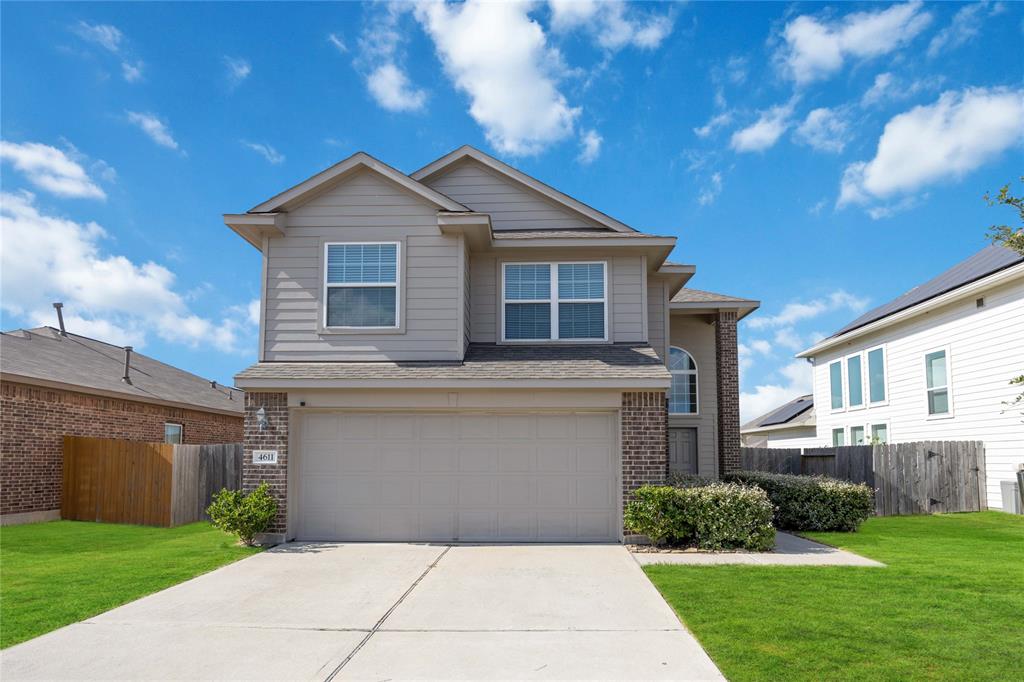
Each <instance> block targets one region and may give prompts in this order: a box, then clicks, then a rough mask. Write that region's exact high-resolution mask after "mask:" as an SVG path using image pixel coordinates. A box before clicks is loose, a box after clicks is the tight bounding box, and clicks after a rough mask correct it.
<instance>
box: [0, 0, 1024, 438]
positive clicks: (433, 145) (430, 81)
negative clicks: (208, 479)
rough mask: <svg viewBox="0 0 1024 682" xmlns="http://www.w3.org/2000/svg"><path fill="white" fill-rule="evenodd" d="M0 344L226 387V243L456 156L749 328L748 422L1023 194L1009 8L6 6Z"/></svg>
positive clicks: (241, 357) (249, 293) (241, 298)
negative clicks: (9, 334)
mask: <svg viewBox="0 0 1024 682" xmlns="http://www.w3.org/2000/svg"><path fill="white" fill-rule="evenodd" d="M0 12H2V35H0V38H2V55H0V56H2V60H0V61H2V65H0V77H2V92H0V96H2V109H0V126H2V140H3V142H2V147H0V151H2V154H0V157H2V166H0V168H2V174H3V175H2V188H3V192H4V196H3V202H2V217H3V241H2V246H3V251H2V252H3V262H2V267H3V273H2V278H3V279H2V285H3V290H2V295H0V302H2V306H0V308H2V313H0V314H2V326H3V328H4V329H10V328H14V327H20V326H28V325H32V324H38V323H49V324H53V323H54V322H53V320H54V316H53V312H52V309H50V308H49V303H50V302H51V301H53V300H58V299H59V300H63V301H64V302H65V304H66V308H65V312H66V316H67V317H68V318H69V326H70V327H71V329H72V330H74V331H80V332H82V333H86V334H89V335H92V336H96V337H99V338H104V339H107V340H110V341H113V342H116V343H133V344H134V345H135V346H136V347H139V348H140V349H141V350H142V351H143V352H145V353H147V354H149V355H152V356H154V357H157V358H160V359H162V360H165V361H167V362H171V363H173V364H176V365H178V366H181V367H183V368H185V369H188V370H190V371H193V372H196V373H197V374H200V375H202V376H206V377H210V378H214V379H217V380H219V381H221V382H229V381H230V380H231V377H232V376H233V374H234V373H236V372H237V371H238V370H240V369H241V368H243V367H245V366H246V365H248V364H249V363H251V362H253V360H254V358H255V348H256V328H255V326H254V325H253V322H252V320H253V314H254V312H255V305H257V304H254V301H256V300H257V299H258V296H259V274H260V267H259V258H258V253H257V252H256V251H255V250H254V249H253V248H252V247H250V246H248V245H247V244H246V243H244V242H243V241H242V240H241V239H240V238H238V237H237V236H235V235H234V234H233V233H232V232H230V231H229V230H228V229H227V228H226V227H225V226H224V225H223V222H222V220H221V217H220V216H221V214H222V213H226V212H241V211H244V210H246V209H247V208H249V207H251V206H253V205H255V204H257V203H258V202H260V201H262V200H263V199H265V198H267V197H269V196H270V195H273V194H275V193H276V192H278V191H280V190H281V189H284V188H286V187H288V186H290V185H292V184H294V183H295V182H298V181H300V180H302V179H304V178H306V177H308V176H309V175H312V174H313V173H315V172H317V171H319V170H321V169H322V168H324V167H326V166H328V165H330V164H332V163H334V162H336V161H338V160H340V159H342V158H344V157H346V156H348V155H349V154H351V153H352V152H354V151H356V150H365V151H367V152H369V153H371V154H373V155H374V156H377V157H378V158H380V159H382V160H384V161H386V162H388V163H390V164H392V165H394V166H396V167H397V168H399V169H401V170H404V171H407V172H410V171H413V170H415V169H417V168H419V167H420V166H422V165H425V164H426V163H428V162H429V161H431V160H433V159H434V158H436V157H437V156H440V155H441V154H444V153H446V152H447V151H450V150H451V149H453V148H455V147H457V146H459V145H460V144H463V143H469V144H473V145H475V146H478V147H480V148H481V149H483V150H485V151H488V152H490V153H492V154H495V155H497V156H499V157H501V158H503V159H505V160H507V161H508V162H510V163H512V164H513V165H516V166H517V167H519V168H521V169H523V170H524V171H525V172H527V173H530V174H532V175H535V176H536V177H538V178H540V179H541V180H544V181H545V182H548V183H549V184H552V185H554V186H556V187H558V188H559V189H562V190H563V191H566V192H567V193H569V194H571V195H573V196H576V197H577V198H579V199H581V200H583V201H585V202H587V203H589V204H592V205H594V206H595V207H597V208H599V209H601V210H603V211H605V212H607V213H609V214H611V215H613V216H615V217H617V218H619V219H620V220H622V221H624V222H626V223H628V224H630V225H633V226H635V227H637V228H638V229H641V230H645V231H649V232H653V233H657V234H671V235H676V236H677V237H678V238H679V243H678V246H677V247H676V250H675V252H674V253H673V256H672V258H673V260H676V261H682V262H686V263H695V264H697V266H698V272H697V275H696V277H695V278H694V279H693V280H692V282H691V284H692V285H693V286H694V287H697V288H703V289H710V290H712V291H720V292H724V293H729V294H734V295H739V296H746V297H751V298H756V299H759V300H761V301H762V302H763V304H762V308H761V310H760V311H758V312H757V313H755V314H754V315H752V316H751V317H750V318H748V320H747V321H745V322H744V323H743V326H742V330H741V342H742V344H743V348H742V364H743V372H742V391H743V409H744V417H745V418H749V417H752V416H755V415H756V414H757V413H759V412H761V411H764V410H767V409H769V408H771V407H773V406H774V405H775V404H777V403H780V402H782V401H784V400H786V399H788V398H789V397H792V396H793V395H796V394H799V393H800V392H803V391H806V390H808V386H809V378H810V372H809V368H808V367H807V365H806V364H805V363H803V361H799V362H798V361H794V360H793V359H792V355H793V353H794V352H795V351H797V350H800V349H801V348H803V347H806V346H807V345H809V344H810V343H811V342H813V341H814V340H815V339H816V338H818V337H819V336H820V335H822V334H828V333H831V332H832V331H834V330H835V329H836V328H838V327H840V326H841V325H842V324H843V323H845V322H846V321H848V320H849V319H852V317H854V316H856V315H857V314H858V313H859V312H861V311H862V310H864V309H865V307H870V306H871V305H875V304H879V303H882V302H884V301H885V300H887V299H889V298H892V297H894V296H896V295H897V294H899V293H902V292H903V291H905V290H907V289H909V288H910V287H912V286H914V285H915V284H917V283H919V282H921V281H923V280H925V279H928V278H930V277H931V276H933V275H934V274H936V273H937V272H939V271H940V270H942V269H944V268H946V267H948V266H949V265H951V264H953V263H955V262H957V261H959V260H962V259H963V258H965V257H967V256H968V255H970V254H971V253H973V252H974V251H976V250H978V249H980V248H982V247H983V246H984V245H985V242H984V237H983V233H984V231H985V228H986V227H987V226H988V225H990V224H992V223H993V222H996V221H1000V220H1009V218H1010V216H1008V215H1005V214H1000V212H999V210H998V209H993V208H989V207H987V206H986V205H985V203H984V202H983V201H982V198H981V197H982V195H983V194H984V192H985V191H986V190H991V189H996V188H998V187H999V186H1001V185H1002V184H1004V183H1006V182H1009V181H1011V180H1015V179H1016V178H1017V177H1018V176H1020V175H1021V173H1022V171H1024V164H1022V163H1021V162H1022V160H1024V156H1022V146H1021V144H1022V141H1021V133H1022V131H1024V89H1022V68H1021V67H1022V65H1024V51H1022V49H1021V47H1020V46H1021V44H1022V39H1024V7H1022V6H1021V5H1020V4H1016V3H995V2H989V3H977V4H971V5H963V4H955V3H942V4H921V3H905V4H875V3H774V4H773V3H750V4H746V3H722V4H710V3H693V4H682V5H673V4H664V3H662V4H654V5H641V4H633V5H619V4H614V3H605V4H597V3H590V2H571V3H564V2H552V3H539V2H538V3H534V4H508V5H498V4H490V5H481V4H477V3H474V2H470V3H467V4H466V5H457V6H456V5H444V4H433V5H422V6H412V5H383V4H369V5H360V4H354V3H350V4H326V3H313V4H300V3H287V4H269V3H260V4H241V3H227V4H206V3H203V4H199V3H172V4H167V3H133V4H127V3H111V4H107V3H102V4H99V3H97V4H91V3H74V4H55V3H46V4H44V3H31V4H30V3H4V4H3V5H2V6H0Z"/></svg>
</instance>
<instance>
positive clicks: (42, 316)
mask: <svg viewBox="0 0 1024 682" xmlns="http://www.w3.org/2000/svg"><path fill="white" fill-rule="evenodd" d="M0 222H2V224H3V235H4V238H3V242H2V244H0V248H2V250H0V284H2V287H3V292H4V296H3V299H2V302H0V306H2V307H3V310H4V311H5V312H7V313H9V314H11V315H13V316H16V317H22V318H24V319H27V320H30V321H32V322H33V323H36V324H40V323H46V324H50V325H52V324H53V310H52V308H51V307H50V302H51V301H55V300H61V301H63V302H64V303H65V306H66V308H65V319H66V321H67V323H68V328H69V329H70V330H71V331H74V332H78V333H86V334H88V335H96V336H97V337H98V338H102V339H104V340H109V341H112V342H114V343H126V342H131V343H133V344H136V345H139V346H142V345H144V343H145V339H146V336H147V334H149V333H155V334H157V335H158V336H160V337H161V338H163V339H165V340H168V341H174V342H179V343H185V344H188V345H190V346H200V345H212V346H213V347H215V348H217V349H219V350H222V351H236V350H238V349H239V346H240V343H241V338H240V335H239V328H240V325H241V324H242V321H240V320H238V319H235V318H234V317H223V318H221V317H218V318H217V319H215V320H211V319H207V318H203V317H200V316H198V315H196V314H195V313H193V312H192V311H190V310H189V308H188V305H187V304H186V302H185V300H184V297H183V296H181V295H180V294H178V293H177V292H176V291H175V290H174V284H175V275H174V273H172V272H171V271H170V270H168V269H167V268H165V267H164V266H162V265H159V264H157V263H154V262H152V261H148V262H145V263H142V264H136V263H134V262H132V261H131V260H129V259H128V258H126V257H124V256H119V255H112V254H106V253H104V251H103V249H102V244H103V242H104V240H106V239H107V237H108V235H107V232H106V231H105V230H104V229H103V228H102V227H100V226H99V225H97V224H96V223H93V222H89V223H84V224H83V223H77V222H74V221H72V220H69V219H67V218H62V217H59V216H53V215H47V214H45V213H43V212H42V211H40V209H39V208H38V207H37V206H36V203H35V197H34V196H33V195H32V194H29V193H28V192H22V193H17V194H11V193H3V194H0ZM243 321H244V318H243Z"/></svg>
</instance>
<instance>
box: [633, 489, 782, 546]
mask: <svg viewBox="0 0 1024 682" xmlns="http://www.w3.org/2000/svg"><path fill="white" fill-rule="evenodd" d="M772 511H773V509H772V505H771V502H769V500H768V496H767V495H766V494H765V493H764V491H763V490H759V489H758V488H748V487H745V486H741V485H736V484H732V483H717V482H716V483H711V484H708V485H702V486H698V487H689V488H685V487H672V486H643V487H641V488H638V489H637V490H635V491H633V499H632V500H631V501H630V502H629V503H628V504H627V505H626V509H625V514H624V519H625V522H626V526H627V527H629V528H630V529H632V530H633V531H635V532H637V533H642V534H643V535H646V536H647V537H648V538H650V540H651V542H653V543H654V544H656V545H675V546H687V547H699V548H701V549H711V550H720V549H748V550H754V551H758V552H765V551H768V550H770V549H771V548H772V547H773V546H774V545H775V529H774V528H772Z"/></svg>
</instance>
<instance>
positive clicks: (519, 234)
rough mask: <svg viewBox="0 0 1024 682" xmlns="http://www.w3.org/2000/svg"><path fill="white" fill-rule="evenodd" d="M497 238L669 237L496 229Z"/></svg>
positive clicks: (613, 231)
mask: <svg viewBox="0 0 1024 682" xmlns="http://www.w3.org/2000/svg"><path fill="white" fill-rule="evenodd" d="M494 238H495V239H668V237H661V236H658V235H655V234H646V233H644V232H616V231H615V230H494Z"/></svg>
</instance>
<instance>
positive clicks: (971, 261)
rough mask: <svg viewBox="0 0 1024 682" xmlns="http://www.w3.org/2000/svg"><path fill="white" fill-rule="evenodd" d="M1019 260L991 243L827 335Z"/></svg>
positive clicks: (933, 295) (886, 315)
mask: <svg viewBox="0 0 1024 682" xmlns="http://www.w3.org/2000/svg"><path fill="white" fill-rule="evenodd" d="M1018 263H1024V256H1022V255H1021V254H1019V253H1017V252H1016V251H1014V250H1013V249H1008V248H1006V247H1005V246H998V245H996V244H992V245H990V246H987V247H985V248H984V249H982V250H981V251H979V252H978V253H976V254H974V255H973V256H971V257H970V258H968V259H967V260H964V261H961V262H959V263H957V264H956V265H954V266H953V267H951V268H950V269H949V270H946V271H945V272H943V273H942V274H940V275H938V276H937V277H933V278H932V279H930V280H928V281H927V282H925V283H924V284H921V285H919V286H916V287H914V288H913V289H911V290H910V291H908V292H907V293H905V294H903V295H902V296H898V297H896V298H894V299H893V300H891V301H889V302H888V303H886V304H884V305H880V306H878V307H877V308H874V309H872V310H869V311H868V312H866V313H864V314H863V315H861V316H860V317H858V318H857V319H856V320H854V321H853V322H851V323H849V324H848V325H846V326H845V327H843V328H842V329H840V330H839V331H837V332H836V333H835V334H833V335H832V336H830V337H829V338H833V339H834V338H836V337H837V336H842V335H843V334H845V333H847V332H851V331H853V330H854V329H857V328H858V327H863V326H864V325H866V324H871V323H872V322H876V321H878V320H881V319H882V318H883V317H888V316H889V315H892V314H893V313H898V312H899V311H901V310H906V309H907V308H910V307H911V306H915V305H917V304H918V303H924V302H925V301H927V300H928V299H930V298H935V297H936V296H940V295H942V294H944V293H946V292H948V291H952V290H953V289H958V288H960V287H962V286H964V285H965V284H970V283H971V282H974V281H976V280H979V279H981V278H982V277H987V276H988V275H991V274H994V273H996V272H999V271H1000V270H1004V269H1006V268H1008V267H1010V266H1012V265H1016V264H1018Z"/></svg>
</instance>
